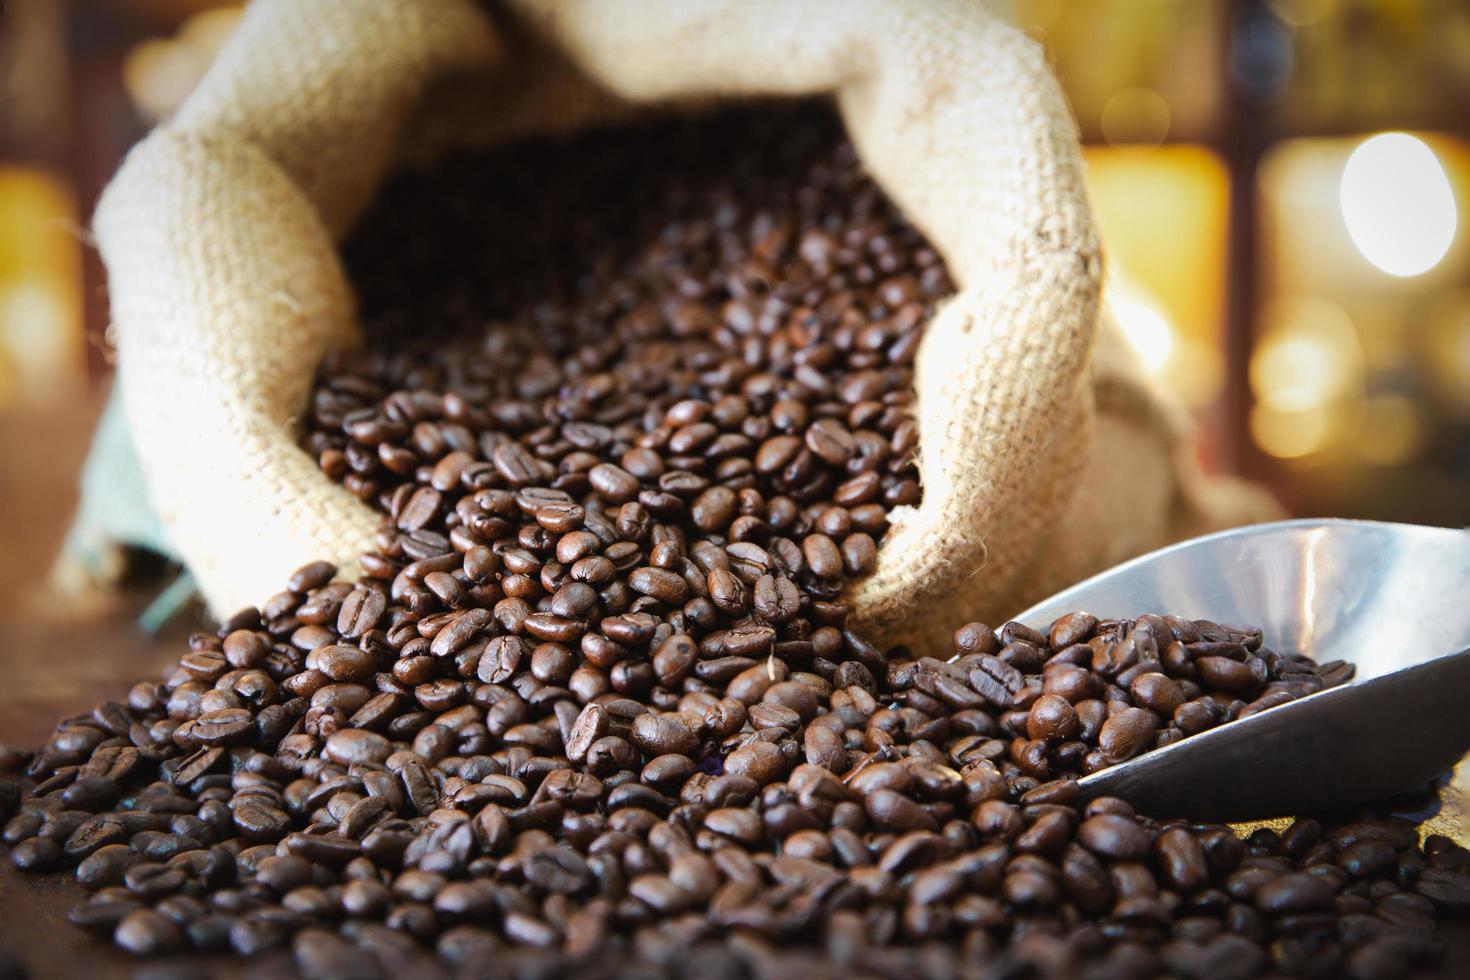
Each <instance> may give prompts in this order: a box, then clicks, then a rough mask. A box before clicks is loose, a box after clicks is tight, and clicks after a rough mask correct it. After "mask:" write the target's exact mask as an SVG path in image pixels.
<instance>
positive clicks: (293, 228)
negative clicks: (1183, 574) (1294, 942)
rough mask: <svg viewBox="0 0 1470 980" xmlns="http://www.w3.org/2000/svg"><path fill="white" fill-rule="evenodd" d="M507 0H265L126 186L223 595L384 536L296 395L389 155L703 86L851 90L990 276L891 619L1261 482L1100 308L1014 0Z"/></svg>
mask: <svg viewBox="0 0 1470 980" xmlns="http://www.w3.org/2000/svg"><path fill="white" fill-rule="evenodd" d="M507 6H508V15H509V16H510V17H511V18H512V26H511V27H510V28H509V30H508V32H507V28H506V26H505V25H504V24H502V25H500V26H498V27H497V26H495V25H493V24H492V22H491V19H490V18H489V17H488V16H487V15H486V14H485V13H484V12H483V11H482V10H480V9H479V8H477V7H475V6H473V5H472V4H471V3H469V2H468V0H415V2H405V0H312V2H310V3H302V2H300V0H258V2H256V3H255V4H254V5H253V6H252V7H251V8H250V9H249V11H248V12H247V13H246V15H245V17H244V19H243V21H242V23H241V26H240V28H239V30H238V32H237V34H236V36H235V37H234V38H233V39H232V40H231V41H230V43H229V44H228V45H227V46H226V48H225V49H224V50H223V51H222V52H221V55H220V57H219V59H218V60H217V62H216V63H215V65H214V66H213V68H212V69H211V70H210V72H209V73H208V75H207V76H206V77H205V78H204V80H203V81H202V82H201V84H200V85H199V87H198V89H197V90H196V91H195V93H194V94H193V95H192V96H191V97H190V99H189V100H188V101H187V102H186V103H185V105H184V106H183V107H182V108H181V109H180V111H179V113H178V115H177V116H176V118H175V119H174V120H172V121H171V122H170V123H169V124H167V125H166V126H164V127H162V128H160V129H159V130H157V131H155V132H154V133H153V134H152V135H151V136H150V137H149V138H148V139H146V140H145V141H143V142H142V143H141V144H140V145H139V146H138V147H137V148H136V149H135V150H134V151H133V152H132V153H131V154H130V155H129V157H128V160H127V161H126V163H125V164H124V166H123V167H122V169H121V170H120V172H119V173H118V175H117V177H116V178H115V179H114V181H113V183H112V185H111V186H110V187H109V188H108V191H107V193H106V195H105V197H104V199H103V201H102V203H101V205H100V206H99V208H98V212H97V216H96V230H97V239H98V242H99V245H100V248H101V251H102V255H103V258H104V260H105V262H106V264H107V268H108V272H109V280H110V286H109V288H110V292H111V299H112V314H113V320H114V324H115V327H116V334H117V342H118V363H119V384H120V386H121V391H122V396H123V399H124V402H125V404H126V409H127V414H128V418H129V427H130V431H131V434H132V436H133V439H134V442H135V444H136V448H137V453H138V456H139V459H140V461H141V464H142V467H143V471H144V473H145V475H146V477H147V481H148V484H149V489H150V493H151V496H152V499H153V502H154V506H155V508H156V510H157V512H158V514H159V517H160V519H161V521H162V525H163V527H164V529H165V531H166V533H167V535H168V538H169V540H170V541H171V542H172V544H173V545H174V547H175V548H176V549H177V551H178V552H179V554H180V557H182V559H183V560H184V561H185V562H186V563H187V564H188V565H189V567H190V568H191V569H192V570H193V572H194V574H195V576H196V577H197V579H198V582H199V584H200V587H201V589H202V591H203V593H204V595H205V597H206V598H207V600H208V602H209V604H210V606H211V608H212V609H213V610H214V611H216V612H228V611H231V610H233V609H234V608H237V607H239V606H242V605H246V604H250V603H254V602H260V601H262V600H264V599H265V598H266V597H267V596H269V595H270V594H272V593H273V592H275V591H276V590H278V589H279V588H280V587H281V585H282V583H283V582H284V580H285V578H286V576H287V575H288V574H289V572H290V570H291V569H293V568H294V567H296V566H297V565H299V564H301V563H303V562H305V561H307V560H311V559H315V558H322V557H325V558H330V559H332V560H334V561H337V562H338V563H339V564H341V565H342V566H343V568H344V571H346V572H348V573H351V571H352V568H353V565H354V560H355V558H356V556H358V555H360V554H361V553H362V552H363V551H364V550H365V549H366V548H367V547H368V542H369V539H370V536H371V531H372V529H373V527H374V525H375V517H374V515H373V514H372V513H371V512H370V511H369V510H368V508H367V507H365V506H364V505H363V504H361V503H359V502H358V501H357V500H356V499H355V498H353V497H352V496H351V495H350V494H348V493H347V492H346V491H345V490H343V489H342V488H340V487H337V486H335V485H333V484H331V483H330V482H329V481H327V480H326V479H325V477H323V476H322V475H321V474H320V473H319V472H318V471H317V469H316V466H315V464H314V463H313V461H312V460H311V459H309V458H308V457H307V456H306V454H304V453H303V452H302V451H300V450H299V449H297V448H296V445H295V436H296V426H295V424H294V418H295V416H296V414H297V413H298V412H299V411H300V410H301V408H302V406H303V405H304V404H305V402H306V398H307V394H308V389H309V386H310V380H311V376H312V371H313V368H314V366H315V364H316V363H317V361H318V360H319V358H320V356H321V354H322V353H323V352H324V350H325V349H326V348H327V347H328V346H329V345H335V344H350V343H352V342H354V341H355V339H356V328H355V326H354V322H353V301H352V292H351V289H350V287H349V285H348V284H347V282H346V280H345V278H344V275H343V271H342V268H341V265H340V262H339V260H338V256H337V252H336V243H337V242H338V241H340V239H341V238H342V237H343V236H344V235H345V234H346V233H347V231H348V230H349V229H350V227H351V225H352V223H353V221H354V219H355V218H356V217H357V216H358V215H359V214H361V212H362V211H363V209H364V208H365V207H366V206H367V204H368V203H369V202H370V201H371V199H372V196H373V194H374V192H375V190H376V188H377V187H378V186H379V184H380V182H381V180H382V178H383V177H384V175H385V173H386V172H387V171H388V170H389V169H390V167H391V165H392V164H393V162H394V161H395V160H399V159H412V160H423V159H428V158H431V157H433V156H434V155H435V154H437V153H439V152H441V151H442V150H444V149H445V148H446V147H448V146H450V145H453V144H455V143H461V142H475V143H484V142H487V141H493V140H505V139H510V138H513V137H516V136H519V135H524V134H527V133H532V132H544V131H548V130H558V129H560V130H565V129H571V128H575V127H577V126H580V125H584V124H586V123H587V122H588V121H590V120H594V119H595V120H598V121H607V120H615V119H617V118H620V117H623V116H627V115H629V114H633V113H638V112H643V111H649V109H650V107H661V108H662V109H663V110H665V111H666V110H667V108H668V107H669V106H670V105H672V104H675V103H680V102H686V101H688V100H712V99H721V98H737V97H770V96H802V95H823V94H830V95H831V96H832V97H834V98H835V101H836V104H837V106H838V108H839V109H840V111H841V114H842V117H843V120H844V122H845V124H846V126H847V128H848V131H849V133H850V134H851V136H852V138H853V140H854V142H855V143H856V145H857V148H858V150H859V152H860V154H861V156H862V158H863V160H864V163H865V165H866V166H867V167H868V169H869V170H870V171H871V172H872V174H873V175H874V176H875V178H876V179H877V180H878V181H879V183H880V184H882V186H883V187H884V188H885V189H886V190H887V191H888V193H889V194H890V196H891V197H892V198H893V199H894V200H895V201H896V202H897V203H898V205H899V206H900V207H901V208H903V210H904V211H905V212H906V213H907V214H908V215H909V217H910V218H911V219H912V220H913V221H914V222H915V223H916V224H918V225H919V226H920V227H921V228H922V229H923V230H924V231H925V233H926V234H927V235H928V236H929V238H930V240H931V241H933V242H934V244H935V246H936V247H937V248H938V250H939V251H940V252H941V254H942V255H943V256H944V258H945V260H946V262H947V263H948V265H949V268H950V270H951V273H952V275H953V277H954V279H955V281H956V282H957V283H958V284H959V286H960V287H961V291H960V292H959V294H958V295H956V296H955V297H954V298H953V299H952V300H951V301H950V302H948V303H947V304H946V305H945V306H944V307H943V308H942V310H941V311H940V313H939V314H938V315H937V316H936V318H935V320H934V322H933V323H932V324H931V325H930V326H929V328H928V332H927V335H926V338H925V340H924V342H923V344H922V346H921V348H920V351H919V354H918V361H917V366H916V370H917V386H918V390H919V398H918V408H917V411H918V420H919V423H920V431H921V436H920V448H921V455H920V460H919V466H920V471H921V477H922V481H923V490H924V498H923V501H922V504H921V505H920V506H919V507H917V508H907V509H903V510H901V511H899V512H896V513H895V514H894V515H893V525H894V526H893V528H892V530H891V532H890V534H889V536H888V538H887V540H886V543H885V544H884V545H883V548H882V551H881V555H880V561H879V568H878V571H877V573H876V574H875V575H874V576H873V577H872V578H870V579H868V580H866V581H864V582H861V583H859V584H858V585H857V586H856V587H855V588H854V589H853V591H852V594H851V596H850V598H851V600H852V602H853V604H854V614H855V619H856V620H857V621H858V622H859V623H861V624H863V625H864V626H866V627H867V628H868V629H869V630H871V631H873V633H874V634H876V636H877V637H878V638H879V639H880V640H882V641H885V642H893V641H898V640H903V641H906V642H908V643H910V644H911V645H912V646H914V647H915V648H916V649H921V650H930V649H933V650H939V649H942V648H943V643H944V638H945V637H946V636H947V634H948V631H949V630H950V629H951V628H953V627H954V626H955V625H957V624H959V623H961V622H963V621H965V620H968V619H975V618H987V619H996V618H999V617H1003V616H1005V615H1006V614H1009V613H1011V612H1014V611H1016V610H1017V609H1019V608H1020V607H1021V605H1022V604H1024V603H1025V602H1026V601H1028V600H1030V599H1032V598H1036V597H1039V596H1040V595H1043V594H1045V593H1046V592H1048V591H1050V590H1052V589H1054V588H1056V587H1059V586H1061V585H1064V584H1066V583H1068V582H1070V581H1073V580H1075V579H1077V578H1079V577H1081V576H1083V575H1085V574H1087V573H1089V572H1091V571H1094V570H1096V569H1098V568H1100V567H1102V566H1104V565H1106V564H1108V563H1110V562H1113V561H1116V560H1118V559H1121V558H1123V557H1126V556H1128V555H1130V554H1134V553H1137V552H1138V551H1141V550H1144V549H1147V548H1149V547H1152V546H1155V545H1158V544H1162V543H1164V542H1165V541H1167V540H1169V539H1171V538H1175V537H1179V536H1183V535H1187V534H1190V533H1195V532H1199V531H1203V530H1207V529H1211V528H1214V527H1218V526H1224V525H1226V524H1228V523H1231V522H1236V521H1239V520H1243V519H1246V518H1248V517H1249V516H1251V515H1252V514H1253V513H1259V512H1262V511H1263V504H1262V500H1261V498H1260V497H1259V496H1255V495H1253V494H1251V493H1249V492H1244V491H1234V490H1228V489H1226V490H1222V488H1220V487H1219V486H1214V487H1206V486H1205V485H1204V484H1203V482H1202V479H1201V477H1200V475H1199V473H1198V472H1197V471H1196V469H1195V468H1194V467H1193V465H1192V464H1191V463H1190V462H1189V460H1188V459H1187V455H1186V454H1185V453H1183V452H1181V449H1180V447H1181V445H1182V443H1181V440H1180V435H1179V432H1180V430H1179V427H1178V426H1177V425H1175V424H1174V423H1173V422H1172V421H1171V416H1170V414H1169V411H1168V410H1167V409H1166V408H1165V407H1164V406H1163V405H1162V404H1161V403H1160V402H1159V401H1158V400H1157V399H1156V398H1155V397H1154V396H1153V395H1151V394H1149V393H1148V392H1146V391H1145V390H1144V389H1143V387H1142V386H1141V385H1140V384H1139V382H1138V380H1137V379H1138V377H1139V374H1138V371H1137V369H1136V367H1135V366H1134V365H1133V363H1132V359H1131V357H1130V356H1129V354H1128V352H1127V351H1126V349H1125V348H1124V347H1123V345H1122V343H1121V340H1120V338H1119V337H1118V336H1117V335H1116V333H1115V332H1114V331H1112V330H1111V329H1109V328H1107V327H1106V326H1104V327H1103V328H1102V329H1101V330H1099V328H1098V323H1099V317H1098V290H1099V284H1100V279H1101V274H1102V273H1101V269H1102V265H1101V261H1100V256H1099V249H1098V244H1097V241H1096V238H1095V234H1094V231H1093V227H1092V223H1091V219H1090V216H1089V213H1088V209H1087V203H1086V198H1085V195H1084V192H1083V187H1082V175H1081V165H1080V161H1079V155H1078V146H1077V136H1076V132H1075V129H1074V127H1073V124H1072V122H1071V119H1070V117H1069V115H1068V112H1067V109H1066V107H1065V104H1064V101H1063V99H1062V96H1061V94H1060V92H1059V90H1058V89H1057V86H1056V84H1055V82H1054V81H1053V79H1052V78H1051V76H1050V74H1049V72H1048V70H1047V67H1046V65H1045V62H1044V59H1043V56H1042V54H1041V52H1040V50H1039V48H1038V47H1037V46H1036V45H1035V44H1033V43H1032V42H1030V41H1028V40H1027V39H1026V38H1025V37H1024V36H1023V35H1022V34H1021V33H1020V32H1019V31H1017V30H1016V29H1015V28H1014V27H1012V26H1010V25H1009V24H1008V23H1007V22H1006V21H1005V20H1004V19H1003V18H1002V17H1000V16H999V15H998V14H997V13H996V11H995V10H993V9H990V8H987V7H986V6H983V5H978V4H976V3H974V2H973V0H805V2H802V3H796V4H793V3H789V2H781V0H705V2H696V0H577V2H552V0H511V2H510V3H509V4H508V5H507ZM523 32H529V34H531V35H534V36H536V37H538V38H540V39H542V40H543V41H545V42H548V43H549V48H540V47H536V46H530V45H528V44H527V43H526V41H525V38H524V37H523V36H522V33H523ZM552 49H554V50H555V51H557V52H558V53H556V54H552V53H550V51H551V50H552ZM572 66H575V67H572Z"/></svg>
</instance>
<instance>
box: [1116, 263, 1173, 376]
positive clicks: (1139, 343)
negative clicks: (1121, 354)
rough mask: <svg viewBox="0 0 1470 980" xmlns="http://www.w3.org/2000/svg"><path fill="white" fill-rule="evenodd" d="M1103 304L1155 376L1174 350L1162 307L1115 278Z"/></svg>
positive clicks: (1171, 333)
mask: <svg viewBox="0 0 1470 980" xmlns="http://www.w3.org/2000/svg"><path fill="white" fill-rule="evenodd" d="M1106 301H1107V303H1108V306H1109V307H1110V308H1111V310H1112V312H1113V319H1114V321H1115V322H1116V323H1117V324H1118V328H1119V329H1120V330H1122V331H1123V336H1124V337H1126V338H1128V344H1129V346H1131V347H1132V348H1133V349H1134V351H1135V352H1137V354H1138V358H1139V360H1141V361H1142V362H1143V366H1144V368H1145V369H1146V370H1147V371H1148V372H1149V374H1152V375H1158V374H1159V373H1160V372H1162V371H1163V369H1164V365H1166V364H1168V363H1169V356H1170V354H1172V353H1173V350H1174V330H1173V328H1172V327H1171V326H1170V325H1169V319H1168V317H1167V316H1165V315H1164V310H1163V307H1161V306H1160V305H1159V303H1158V301H1157V300H1155V299H1154V298H1153V297H1151V296H1149V295H1148V294H1147V293H1145V292H1144V291H1143V290H1141V289H1139V288H1138V287H1136V286H1132V285H1129V284H1128V283H1126V282H1123V281H1121V280H1120V279H1116V278H1115V279H1114V280H1112V282H1111V283H1110V288H1109V289H1108V292H1107V298H1106Z"/></svg>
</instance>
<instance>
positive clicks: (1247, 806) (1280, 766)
mask: <svg viewBox="0 0 1470 980" xmlns="http://www.w3.org/2000/svg"><path fill="white" fill-rule="evenodd" d="M1079 609H1080V610H1086V611H1087V612H1090V613H1092V614H1094V615H1096V616H1099V617H1130V618H1131V617H1134V616H1138V615H1141V614H1143V613H1171V614H1174V615H1180V616H1188V617H1190V618H1193V619H1210V620H1214V621H1216V622H1222V623H1240V624H1254V625H1258V626H1260V627H1261V628H1262V629H1263V630H1264V631H1265V644H1266V646H1268V647H1270V648H1271V649H1274V650H1277V651H1279V652H1282V653H1291V652H1301V653H1307V654H1310V655H1311V656H1313V657H1314V658H1316V659H1317V660H1318V661H1319V662H1325V661H1329V660H1339V659H1340V660H1347V661H1349V662H1351V663H1353V664H1355V665H1356V667H1357V676H1356V677H1355V679H1354V680H1353V681H1352V682H1351V683H1349V684H1347V685H1343V686H1341V687H1338V688H1334V689H1332V690H1328V691H1323V692H1321V693H1320V694H1316V695H1313V696H1311V697H1308V698H1303V699H1302V700H1300V701H1295V702H1291V703H1288V704H1285V705H1282V706H1280V707H1277V708H1273V709H1271V710H1269V711H1265V712H1262V713H1261V714H1259V715H1256V716H1253V717H1251V718H1247V719H1243V720H1241V721H1238V722H1235V723H1233V724H1230V725H1226V726H1223V727H1221V728H1217V729H1213V730H1211V731H1208V732H1204V733H1201V734H1199V735H1196V736H1194V737H1192V738H1187V739H1184V740H1182V741H1180V742H1178V743H1176V744H1174V745H1171V746H1168V747H1167V748H1164V749H1160V750H1158V751H1155V752H1151V753H1149V754H1147V755H1144V756H1142V757H1140V758H1137V759H1133V760H1130V761H1128V762H1125V763H1122V764H1121V765H1117V766H1114V767H1112V768H1111V769H1107V770H1104V771H1103V772H1100V773H1095V774H1093V775H1091V776H1088V777H1087V778H1085V779H1083V780H1082V781H1081V785H1082V787H1083V791H1084V794H1085V795H1086V796H1087V797H1089V798H1090V797H1093V796H1105V795H1106V796H1121V797H1123V798H1125V799H1127V800H1129V801H1130V802H1132V803H1133V804H1134V805H1135V806H1137V807H1138V808H1139V809H1140V810H1143V811H1146V812H1148V813H1149V814H1151V815H1154V816H1158V817H1167V816H1180V817H1189V818H1193V819H1200V820H1254V819H1264V818H1268V817H1274V816H1282V815H1286V814H1291V813H1301V812H1317V811H1323V810H1330V809H1336V808H1340V807H1346V806H1351V805H1353V804H1357V803H1363V802H1367V801H1369V800H1374V799H1381V798H1383V797H1386V796H1389V795H1392V794H1394V793H1398V792H1404V791H1410V790H1415V789H1419V788H1422V787H1423V786H1424V785H1425V784H1426V783H1427V782H1428V781H1429V780H1431V779H1433V778H1434V777H1436V776H1438V775H1440V774H1442V773H1444V772H1445V771H1447V770H1448V769H1449V768H1450V767H1451V766H1452V765H1454V763H1455V762H1456V761H1458V760H1459V759H1460V757H1461V756H1462V755H1464V753H1465V752H1466V750H1467V749H1470V531H1465V530H1451V529H1445V528H1431V527H1419V526H1414V525H1406V524H1384V523H1376V522H1369V521H1344V520H1297V521H1281V522H1278V523H1274V524H1260V525H1256V526H1253V527H1246V528H1239V529H1236V530H1232V531H1225V532H1222V533H1220V534H1213V535H1209V536H1207V537H1202V538H1196V539H1194V540H1192V541H1186V542H1183V543H1181V544H1177V545H1174V546H1172V547H1169V548H1165V549H1163V550H1161V551H1156V552H1154V553H1152V554H1149V555H1144V556H1143V557H1141V558H1137V559H1134V560H1133V561H1130V562H1126V563H1125V564H1122V565H1119V566H1117V567H1116V568H1113V569H1111V570H1109V571H1107V572H1104V573H1102V574H1101V575H1097V576H1094V577H1093V578H1091V579H1088V580H1087V581H1085V582H1082V583H1081V584H1079V585H1076V586H1073V587H1072V588H1070V589H1067V590H1066V591H1064V592H1061V593H1058V594H1057V595H1055V596H1052V597H1051V598H1050V599H1047V600H1046V601H1045V602H1042V603H1040V604H1038V605H1036V606H1033V607H1032V608H1030V609H1028V610H1026V611H1025V612H1023V613H1021V614H1020V615H1019V616H1017V617H1016V619H1018V620H1020V621H1021V622H1023V623H1026V624H1027V625H1029V626H1033V627H1036V628H1038V629H1045V628H1046V627H1047V626H1048V625H1049V624H1050V623H1051V622H1052V621H1053V620H1054V619H1056V618H1057V617H1058V616H1061V615H1062V614H1063V613H1067V612H1071V611H1074V610H1079Z"/></svg>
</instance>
